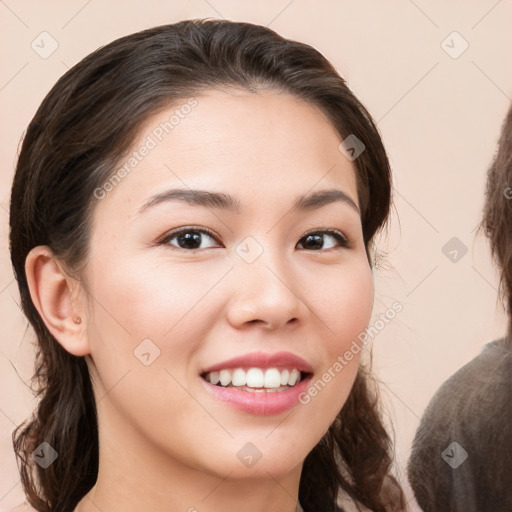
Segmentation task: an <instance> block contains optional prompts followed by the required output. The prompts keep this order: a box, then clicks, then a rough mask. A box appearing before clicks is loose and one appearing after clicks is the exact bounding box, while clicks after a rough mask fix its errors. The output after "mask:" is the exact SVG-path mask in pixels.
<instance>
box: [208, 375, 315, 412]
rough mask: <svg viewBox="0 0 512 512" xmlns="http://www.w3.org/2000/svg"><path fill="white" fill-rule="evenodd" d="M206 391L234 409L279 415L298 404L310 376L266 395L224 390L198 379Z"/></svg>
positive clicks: (265, 393)
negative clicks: (282, 389)
mask: <svg viewBox="0 0 512 512" xmlns="http://www.w3.org/2000/svg"><path fill="white" fill-rule="evenodd" d="M200 379H201V381H202V382H203V385H204V386H205V387H206V389H207V390H208V391H209V392H210V393H211V394H212V395H213V396H215V397H216V398H218V399H219V400H222V401H223V402H226V403H227V404H228V405H231V406H232V407H234V408H235V409H238V410H240V411H244V412H248V413H250V414H259V415H263V416H268V415H272V414H280V413H282V412H285V411H287V410H288V409H291V408H292V407H294V406H296V405H297V404H298V403H299V395H300V394H301V393H303V392H305V391H306V390H307V388H308V386H309V383H310V381H311V375H308V376H307V377H306V378H305V379H304V380H301V381H300V382H299V383H298V384H297V385H296V386H293V387H291V388H288V389H286V390H285V391H276V392H275V393H267V392H266V391H263V392H261V391H243V390H242V389H236V388H224V387H221V386H216V385H214V384H211V383H210V382H207V381H206V380H204V379H203V378H202V377H200Z"/></svg>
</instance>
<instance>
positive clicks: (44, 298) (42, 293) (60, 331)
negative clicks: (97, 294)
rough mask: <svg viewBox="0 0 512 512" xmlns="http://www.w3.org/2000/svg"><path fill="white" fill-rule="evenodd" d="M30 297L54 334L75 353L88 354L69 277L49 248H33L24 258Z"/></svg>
mask: <svg viewBox="0 0 512 512" xmlns="http://www.w3.org/2000/svg"><path fill="white" fill-rule="evenodd" d="M25 273H26V276H27V283H28V287H29V291H30V297H31V299H32V302H33V304H34V306H35V308H36V309H37V311H38V313H39V316H40V317H41V319H42V320H43V322H44V323H45V325H46V328H47V329H48V330H49V331H50V333H51V334H52V335H53V337H54V338H55V339H56V340H57V341H58V342H59V343H60V344H61V345H62V347H63V348H64V349H65V350H67V351H68V352H69V353H71V354H73V355H75V356H85V355H88V354H90V349H89V343H88V339H87V336H86V325H85V322H84V321H83V319H84V313H83V311H80V310H78V309H77V308H79V306H78V304H76V303H75V301H73V294H72V291H73V290H72V289H71V286H72V285H71V283H70V282H69V281H70V278H69V276H67V274H66V273H65V271H64V270H63V269H62V267H61V265H60V264H59V263H58V261H57V259H56V258H55V256H54V255H53V252H52V250H51V248H50V247H48V246H46V245H40V246H37V247H34V248H33V249H32V250H31V251H30V252H29V254H28V255H27V258H26V260H25Z"/></svg>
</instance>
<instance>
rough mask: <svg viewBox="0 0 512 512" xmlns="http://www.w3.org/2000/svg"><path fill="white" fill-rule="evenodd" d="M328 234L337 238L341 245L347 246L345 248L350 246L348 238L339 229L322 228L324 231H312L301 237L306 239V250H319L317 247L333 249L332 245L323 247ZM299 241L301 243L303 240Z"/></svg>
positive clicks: (332, 237)
mask: <svg viewBox="0 0 512 512" xmlns="http://www.w3.org/2000/svg"><path fill="white" fill-rule="evenodd" d="M326 235H327V236H328V237H330V238H331V239H334V240H336V241H337V242H338V245H339V246H340V247H345V248H348V247H349V243H348V240H347V238H346V237H345V236H344V235H343V234H342V233H340V232H339V231H335V230H322V231H314V232H310V233H308V234H306V235H305V236H303V237H302V238H301V240H304V241H305V243H304V244H303V245H304V248H305V249H306V250H317V249H320V250H321V249H324V250H329V249H332V247H327V248H323V244H324V242H325V239H324V237H325V236H326ZM299 243H301V242H299Z"/></svg>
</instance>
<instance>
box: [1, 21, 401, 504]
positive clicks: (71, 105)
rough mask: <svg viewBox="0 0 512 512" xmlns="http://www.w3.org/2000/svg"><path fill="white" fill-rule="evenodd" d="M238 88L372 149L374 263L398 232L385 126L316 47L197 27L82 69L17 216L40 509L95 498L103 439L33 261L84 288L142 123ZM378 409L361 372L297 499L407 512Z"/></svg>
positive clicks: (13, 220)
mask: <svg viewBox="0 0 512 512" xmlns="http://www.w3.org/2000/svg"><path fill="white" fill-rule="evenodd" d="M230 86H234V87H237V88H244V89H247V90H249V91H253V92H257V90H258V88H260V87H264V88H271V89H276V90H281V91H284V92H286V93H289V94H292V95H295V96H296V97H298V98H301V99H303V100H304V101H307V102H309V103H311V104H312V105H313V106H315V107H317V108H319V109H321V111H323V112H324V113H325V115H326V116H327V117H328V119H329V120H330V121H331V122H332V124H333V126H334V127H335V128H336V129H337V130H338V132H339V133H340V135H341V137H342V138H343V139H344V138H346V137H347V136H348V135H350V134H354V135H356V136H357V138H358V139H359V140H360V141H362V143H363V144H364V146H365V151H363V153H362V154H361V155H360V156H359V157H358V158H357V159H356V160H355V161H354V164H355V166H356V168H357V186H358V196H359V203H360V205H361V221H362V227H363V235H364V242H365V246H366V250H367V254H368V255H369V244H370V242H371V240H372V238H373V236H374V235H375V233H376V232H377V231H378V230H379V229H380V228H381V227H383V226H384V225H385V223H386V221H387V218H388V215H389V210H390V204H391V175H390V168H389V162H388V158H387V155H386V152H385V150H384V147H383V144H382V141H381V138H380V135H379V133H378V130H377V128H376V126H375V123H374V121H373V120H372V118H371V116H370V115H369V114H368V112H367V111H366V109H365V108H364V106H363V105H362V104H361V103H360V102H359V101H358V100H357V98H356V97H355V96H354V95H353V94H352V92H351V91H350V90H349V89H348V87H347V85H346V83H345V81H344V80H343V78H341V77H340V76H339V75H338V73H337V72H336V70H335V69H334V67H333V66H332V65H331V64H330V63H329V62H328V61H327V60H326V59H325V57H323V56H322V55H321V54H320V53H319V52H318V51H317V50H315V49H314V48H312V47H310V46H308V45H306V44H302V43H299V42H296V41H291V40H288V39H284V38H283V37H281V36H279V35H278V34H277V33H275V32H274V31H272V30H270V29H268V28H265V27H262V26H258V25H253V24H249V23H239V22H231V21H220V20H186V21H181V22H179V23H176V24H172V25H165V26H160V27H155V28H151V29H148V30H144V31H142V32H138V33H136V34H132V35H129V36H126V37H122V38H120V39H118V40H116V41H114V42H112V43H110V44H108V45H107V46H104V47H102V48H100V49H98V50H96V51H95V52H93V53H92V54H90V55H88V56H87V57H86V58H84V59H83V60H82V61H80V62H79V63H78V64H76V65H75V66H74V67H73V68H72V69H70V70H69V71H68V72H67V73H66V74H65V75H63V76H62V77H61V78H60V79H59V80H58V82H57V83H56V84H55V86H54V87H53V88H52V89H51V91H50V92H49V93H48V95H47V96H46V97H45V98H44V100H43V102H42V104H41V106H40V107H39V109H38V111H37V113H36V114H35V116H34V118H33V119H32V121H31V123H30V125H29V126H28V129H27V131H26V134H25V137H24V140H23V144H22V147H21V151H20V155H19V158H18V162H17V168H16V174H15V177H14V184H13V188H12V197H11V206H10V227H11V230H10V242H11V246H10V248H11V258H12V263H13V266H14V271H15V275H16V278H17V281H18V286H19V289H20V294H21V301H22V306H23V310H24V312H25V314H26V316H27V318H28V320H29V322H30V323H31V324H32V326H33V328H34V330H35V332H36V335H37V338H38V353H37V359H36V371H35V375H34V377H33V380H34V381H36V382H37V383H38V388H37V390H35V392H36V393H37V396H38V397H39V396H40V397H41V399H40V402H39V405H38V408H37V410H36V411H35V414H34V417H33V418H31V420H30V421H29V422H28V423H27V422H25V423H23V424H22V425H20V426H19V427H18V428H17V429H16V430H15V431H14V432H13V442H14V449H15V452H16V455H17V458H18V464H19V466H20V474H21V480H22V483H23V486H24V489H25V492H26V495H27V498H28V501H29V503H30V504H31V505H33V506H34V507H35V508H37V509H38V510H39V511H41V512H49V511H52V512H69V511H70V510H72V509H73V508H74V507H75V506H76V504H77V503H78V502H79V501H80V499H81V498H82V497H83V496H84V495H85V494H86V493H87V492H88V491H89V490H90V488H91V487H92V486H93V485H94V483H95V481H96V478H97V471H98V457H99V454H98V433H97V417H96V408H95V402H94V396H93V389H92V386H91V381H90V377H89V373H88V369H87V365H86V362H85V360H84V358H82V357H76V356H73V355H71V354H69V353H68V352H67V351H65V350H64V349H63V348H62V346H61V345H60V344H59V343H58V342H57V341H56V340H55V339H54V338H53V337H52V335H51V334H50V333H49V331H48V330H47V328H46V326H45V324H44V323H43V321H42V319H41V318H40V316H39V315H38V313H37V311H36V309H35V307H34V305H33V303H32V301H31V298H30V294H29V290H28V287H27V280H26V275H25V271H24V264H25V259H26V257H27V254H28V252H29V251H30V250H31V249H32V248H33V247H35V246H37V245H48V246H49V247H50V248H51V249H52V250H53V252H54V254H55V255H56V257H57V258H59V259H60V260H61V261H62V262H64V264H65V268H66V269H68V270H69V272H70V273H72V275H73V276H74V277H75V278H77V279H79V278H80V277H81V276H80V270H81V269H83V266H84V265H85V264H86V263H87V255H88V248H89V240H90V228H91V224H90V219H91V213H92V212H93V209H94V205H95V202H96V201H95V199H94V191H95V189H96V188H97V187H99V186H101V185H102V184H103V183H105V182H106V180H107V179H108V178H109V176H111V175H112V174H113V172H114V171H115V168H116V165H117V164H118V162H119V161H120V160H121V158H122V157H123V156H124V155H125V154H126V153H127V151H128V150H129V149H130V146H131V145H132V144H133V143H134V140H135V138H136V136H137V135H138V133H139V131H140V128H141V126H142V124H143V123H144V122H145V121H146V120H148V118H149V117H150V116H152V115H154V114H156V113H157V112H159V111H161V110H163V109H165V108H169V106H170V105H173V104H175V103H176V102H177V101H178V100H183V99H186V98H189V97H190V96H191V95H194V94H198V95H199V94H201V91H206V90H208V89H209V88H212V87H230ZM369 259H370V258H369ZM378 403H379V402H378V398H377V390H376V388H375V387H374V381H373V380H372V379H371V377H370V374H369V370H368V369H367V368H363V367H361V368H360V369H359V373H358V375H357V378H356V380H355V383H354V386H353V389H352V391H351V393H350V396H349V398H348V400H347V402H346V404H345V405H344V407H343V409H342V411H341V412H340V413H339V415H338V417H337V418H336V420H335V421H334V423H333V424H332V426H331V427H330V428H329V430H328V432H327V433H326V435H325V436H324V437H323V439H322V440H321V441H320V442H319V443H318V445H317V446H316V447H315V448H314V449H313V450H312V451H311V453H310V454H309V455H308V456H307V458H306V460H305V463H304V467H303V471H302V475H301V481H300V490H299V499H300V501H301V503H302V505H303V506H304V508H305V509H306V510H308V511H315V512H319V511H322V510H335V509H336V508H335V503H336V499H337V495H338V491H339V489H342V490H344V491H345V492H346V493H347V494H348V495H349V496H351V497H352V498H353V499H354V500H355V501H356V502H357V503H358V505H360V506H365V507H367V508H369V509H370V510H373V511H375V512H385V511H391V510H401V509H402V508H403V506H404V500H403V494H402V490H401V488H400V485H399V484H398V482H397V481H396V480H395V478H393V476H392V475H391V467H392V448H391V440H390V437H389V436H388V434H387V433H386V430H385V429H384V427H383V423H382V419H381V413H380V411H379V407H378ZM42 441H47V442H48V443H49V444H50V445H51V446H52V447H53V448H54V449H55V450H56V451H57V452H58V453H59V457H58V458H57V460H56V461H55V462H54V463H53V464H52V465H51V466H49V467H48V468H47V469H44V470H43V469H42V468H40V467H39V466H38V465H35V464H34V461H33V460H32V458H31V457H30V454H31V453H32V451H33V450H34V449H35V447H37V446H38V445H39V444H40V443H41V442H42Z"/></svg>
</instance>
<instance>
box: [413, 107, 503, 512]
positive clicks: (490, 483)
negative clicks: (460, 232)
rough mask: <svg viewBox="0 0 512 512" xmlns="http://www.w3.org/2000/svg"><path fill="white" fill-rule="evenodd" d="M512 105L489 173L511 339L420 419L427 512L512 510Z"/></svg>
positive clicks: (418, 488) (452, 384)
mask: <svg viewBox="0 0 512 512" xmlns="http://www.w3.org/2000/svg"><path fill="white" fill-rule="evenodd" d="M510 226H512V106H511V107H510V108H509V111H508V114H507V116H506V119H505V121H504V123H503V127H502V130H501V135H500V140H499V144H498V151H497V153H496V155H495V157H494V159H493V162H492V164H491V166H490V168H489V170H488V173H487V186H486V194H485V206H484V215H483V219H482V221H481V224H480V226H479V231H481V230H482V229H483V230H484V232H485V234H486V235H487V237H488V239H489V242H490V246H491V251H492V256H493V259H494V260H495V262H496V263H497V265H498V267H499V269H500V289H499V291H500V298H501V299H502V300H503V301H504V303H505V305H506V310H507V313H508V329H507V334H506V335H505V336H504V337H503V338H501V339H499V340H494V341H492V342H489V343H487V344H486V345H485V347H484V348H483V350H482V352H481V353H480V354H479V355H478V356H477V357H475V358H474V359H473V360H471V361H470V362H469V363H467V364H466V365H465V366H463V367H462V368H461V369H460V370H458V371H457V372H456V373H455V374H454V375H452V376H451V377H450V378H449V379H448V380H446V381H445V382H444V383H443V384H442V386H441V387H440V388H439V390H438V391H437V392H436V394H435V395H434V397H433V398H432V400H431V402H430V403H429V405H428V407H427V409H426V410H425V413H424V415H423V417H422V419H421V423H420V426H419V428H418V430H417V432H416V436H415V438H414V442H413V447H412V452H411V456H410V459H409V462H408V469H407V470H408V476H409V481H410V483H411V487H412V488H413V491H414V494H415V496H416V500H417V502H418V504H419V505H420V506H421V508H422V509H423V510H424V511H425V512H477V511H478V512H487V511H488V512H509V511H510V510H512V476H511V469H512V464H511V462H510V457H511V455H512V233H511V231H510Z"/></svg>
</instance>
